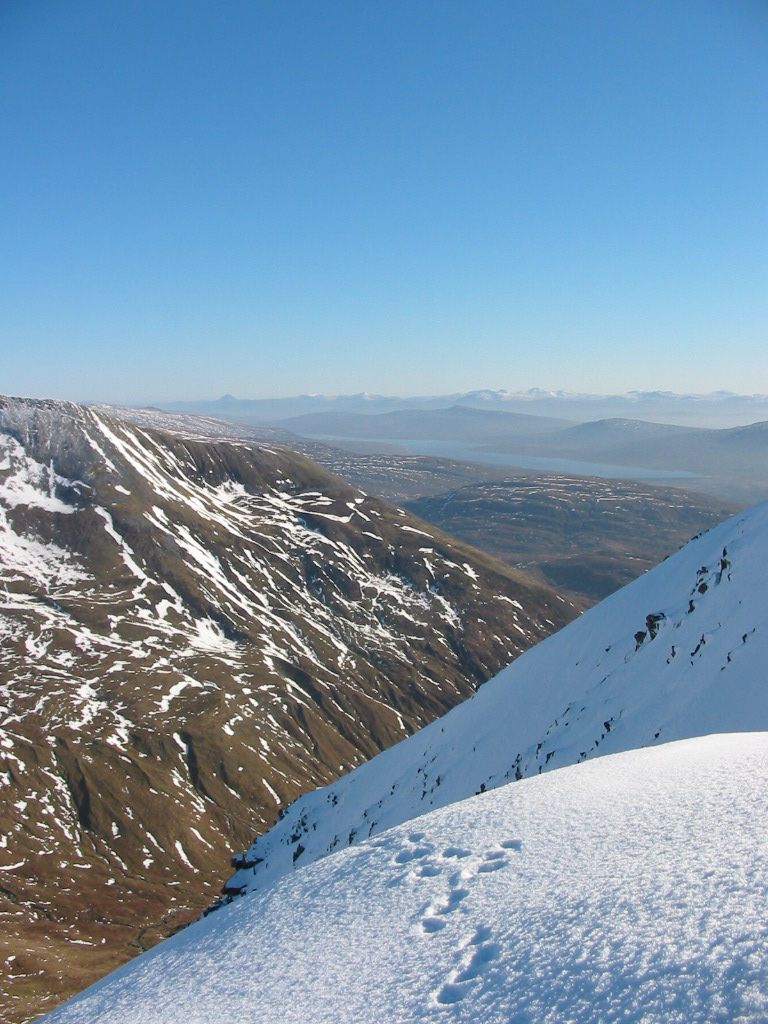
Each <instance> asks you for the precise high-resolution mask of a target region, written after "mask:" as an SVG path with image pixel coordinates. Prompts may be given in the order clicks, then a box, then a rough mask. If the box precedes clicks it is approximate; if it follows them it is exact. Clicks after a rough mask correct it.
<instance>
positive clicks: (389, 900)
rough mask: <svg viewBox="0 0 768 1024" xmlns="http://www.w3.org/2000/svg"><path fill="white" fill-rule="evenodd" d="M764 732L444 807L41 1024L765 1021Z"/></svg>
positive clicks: (119, 975)
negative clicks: (47, 1023) (128, 1023)
mask: <svg viewBox="0 0 768 1024" xmlns="http://www.w3.org/2000/svg"><path fill="white" fill-rule="evenodd" d="M767 794H768V735H766V734H765V733H761V734H752V735H747V734H741V735H730V736H727V735H726V736H723V735H721V736H713V737H707V738H703V739H702V738H698V739H693V740H686V741H683V742H679V743H671V744H666V745H663V746H659V747H654V748H651V749H645V750H638V751H631V752H627V753H622V754H618V755H614V756H612V757H603V758H599V759H597V760H595V761H593V762H589V763H586V764H580V765H577V766H574V767H570V768H564V769H562V770H560V771H557V772H552V773H549V774H547V775H543V776H541V777H538V778H531V779H525V780H523V781H522V782H521V783H519V784H513V785H507V786H504V787H501V788H500V789H497V790H495V791H493V792H491V793H485V794H484V795H482V796H477V797H474V798H471V799H469V800H465V801H463V802H461V803H457V804H452V805H450V806H448V807H445V808H442V809H441V810H438V811H433V812H432V813H430V814H427V815H425V816H424V817H421V818H419V819H418V821H412V822H409V823H408V824H407V825H403V826H400V827H398V828H395V829H392V830H391V831H389V832H387V833H386V834H384V835H382V836H380V837H377V838H376V839H372V840H368V841H367V842H364V843H362V844H361V845H359V846H353V847H351V848H349V849H346V850H343V851H341V852H340V853H338V854H336V855H335V856H332V857H327V858H325V859H324V860H322V861H319V862H318V863H316V864H313V865H311V866H310V867H308V868H306V869H304V870H302V871H299V872H297V873H296V874H294V875H291V876H289V877H286V878H283V879H282V880H281V881H280V882H279V883H277V884H276V885H275V886H274V888H272V889H270V890H268V891H267V892H264V893H258V894H254V895H252V896H250V897H248V898H246V899H243V900H238V901H236V902H235V903H234V904H232V905H231V906H229V907H226V908H224V909H223V910H222V911H220V912H219V913H217V914H213V915H210V916H209V917H208V918H206V919H205V920H203V921H201V922H199V923H197V924H195V925H192V926H191V927H190V928H188V929H186V930H185V931H183V932H181V933H180V934H178V935H176V936H174V937H173V938H172V939H169V940H168V941H167V942H164V943H162V944H161V945H160V946H158V947H156V948H155V949H154V950H152V951H151V952H149V953H147V954H145V955H144V956H142V957H140V958H138V959H137V960H134V961H133V962H132V963H130V964H128V965H126V967H124V968H123V969H121V970H120V971H117V972H116V973H115V974H113V975H111V976H110V977H108V978H106V979H104V981H103V982H100V983H99V984H97V985H95V986H93V987H92V988H91V989H90V990H88V991H87V992H85V993H83V994H82V995H81V996H80V997H78V998H76V999H74V1000H72V1001H71V1002H69V1003H67V1004H65V1005H64V1006H63V1007H61V1008H60V1009H59V1010H57V1011H54V1013H52V1014H51V1015H50V1016H48V1017H46V1018H45V1020H46V1021H47V1022H49V1024H123V1022H124V1021H131V1022H133V1024H214V1022H217V1021H222V1020H224V1021H233V1022H234V1021H237V1022H242V1024H245V1022H248V1024H274V1022H276V1021H280V1022H284V1024H305V1022H307V1021H312V1022H314V1024H374V1022H376V1024H378V1022H382V1021H387V1022H396V1024H417V1022H418V1024H422V1022H424V1021H442V1022H446V1021H450V1022H457V1024H458V1022H465V1024H480V1022H482V1024H509V1022H510V1021H514V1022H526V1024H534V1022H535V1024H562V1022H564V1021H569V1022H572V1024H594V1022H596V1021H605V1022H608V1021H622V1022H623V1024H649V1022H659V1024H660V1022H662V1021H663V1022H664V1024H712V1022H714V1021H723V1022H730V1021H740V1022H743V1024H746V1022H753V1024H758V1022H760V1021H765V1020H766V1018H767V1017H768V996H766V988H765V941H766V927H765V905H766V900H767V899H768V862H766V858H765V856H764V855H763V852H764V839H765V837H764V823H765V816H766V813H768V796H767Z"/></svg>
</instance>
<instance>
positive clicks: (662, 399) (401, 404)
mask: <svg viewBox="0 0 768 1024" xmlns="http://www.w3.org/2000/svg"><path fill="white" fill-rule="evenodd" d="M160 404H161V405H162V407H163V408H165V409H169V410H174V411H187V412H194V413H199V414H203V415H208V416H224V417H237V418H238V419H242V420H249V421H251V422H254V423H257V422H258V423H265V422H272V421H275V420H281V419H286V418H288V417H291V416H302V415H305V414H308V413H318V412H320V413H322V412H345V413H350V412H358V413H363V414H375V413H383V412H397V411H400V410H404V409H444V408H447V407H449V406H452V405H461V406H466V407H468V408H476V409H491V410H496V411H506V412H517V413H527V414H529V415H537V416H548V417H554V418H563V419H567V420H571V421H573V420H576V421H585V420H596V419H607V418H613V417H628V418H631V419H644V420H650V421H654V422H659V423H671V424H680V425H684V426H685V425H687V426H703V427H729V426H743V425H746V424H748V423H755V422H756V421H758V420H764V419H768V395H760V394H756V395H739V394H735V393H733V392H730V391H715V392H710V393H709V394H676V393H674V392H671V391H629V392H626V393H624V394H616V395H595V394H579V393H569V392H566V391H545V390H541V389H539V388H531V389H529V390H527V391H509V390H479V391H467V392H463V393H453V394H449V395H428V396H417V397H410V398H401V397H396V396H388V395H377V394H368V393H360V394H353V395H297V396H295V397H290V398H262V399H243V398H234V397H233V396H232V395H223V396H222V397H221V398H219V399H216V400H215V401H189V402H169V403H160Z"/></svg>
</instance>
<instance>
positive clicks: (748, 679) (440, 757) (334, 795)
mask: <svg viewBox="0 0 768 1024" xmlns="http://www.w3.org/2000/svg"><path fill="white" fill-rule="evenodd" d="M766 561H768V503H765V504H762V505H759V506H757V507H755V508H754V509H751V510H749V511H748V512H746V513H743V514H741V515H739V516H736V517H734V518H732V519H729V520H727V521H726V522H724V523H722V524H720V525H719V526H717V527H715V528H714V529H712V530H710V531H709V532H708V533H705V534H703V535H701V536H699V537H697V538H695V539H694V540H692V541H690V542H689V543H688V544H687V545H686V546H685V547H684V548H682V549H681V550H680V551H678V552H677V553H676V554H674V555H672V556H671V557H670V558H668V559H667V560H666V561H665V562H663V563H662V564H661V565H659V566H657V567H656V568H655V569H652V570H651V571H650V572H648V573H647V574H646V575H644V576H642V577H640V578H639V579H637V580H635V581H634V582H633V583H630V584H629V585H628V586H626V587H624V588H623V589H622V590H620V591H618V592H617V593H615V594H613V595H611V596H610V597H608V598H606V599H605V600H604V601H602V602H601V603H600V604H599V605H597V606H595V607H594V608H591V609H589V610H588V611H587V612H585V613H584V614H583V615H582V616H581V617H580V618H579V619H577V620H576V621H574V622H572V623H571V624H570V625H569V626H567V627H566V628H565V629H563V630H561V631H560V632H559V633H557V634H555V635H554V636H552V637H550V638H549V639H547V640H545V641H543V642H542V643H540V644H538V645H537V646H536V647H534V648H533V649H532V650H529V651H528V652H526V653H525V654H524V655H523V656H521V657H520V658H518V659H517V660H516V661H515V662H514V663H513V664H512V665H510V666H509V667H508V668H506V669H505V670H503V671H502V672H501V673H500V674H499V675H498V676H496V678H495V679H493V680H491V681H490V682H489V683H486V685H485V686H483V687H482V688H481V689H480V690H479V691H478V692H477V693H476V694H475V695H474V696H473V697H472V698H471V699H470V700H468V701H466V702H465V703H464V704H462V705H461V706H460V707H457V708H455V709H453V710H452V711H451V712H449V713H448V714H446V715H445V716H444V717H443V718H442V719H441V720H440V721H438V722H435V723H433V724H432V725H429V726H427V727H426V728H424V729H422V730H421V731H420V732H418V733H416V734H415V735H414V736H412V737H410V738H409V739H408V740H406V741H405V742H402V743H399V744H397V745H396V746H395V747H392V748H390V749H389V750H387V751H385V752H384V753H382V754H380V755H379V756H378V757H376V758H374V759H373V760H372V761H370V762H368V763H367V764H364V765H361V766H360V767H359V768H357V769H356V770H355V771H353V772H351V773H350V774H348V775H346V776H344V777H342V778H341V779H339V780H338V781H337V782H336V783H334V784H333V785H331V786H329V787H326V788H324V789H319V790H316V791H315V792H312V793H308V794H306V795H305V796H303V797H301V798H300V799H298V800H297V801H295V803H293V804H292V805H291V806H290V807H289V808H288V809H287V810H286V812H285V813H284V814H283V816H282V817H281V819H280V821H278V822H277V824H276V825H275V826H273V828H272V829H270V830H269V832H267V833H266V834H264V835H261V836H259V837H257V838H256V840H255V841H254V843H253V844H252V845H251V846H250V848H249V849H248V850H247V851H246V853H245V854H244V855H243V856H242V857H241V858H240V860H239V862H238V863H239V865H240V866H239V869H238V871H237V872H236V873H235V875H234V876H233V878H232V879H231V880H230V882H229V883H228V887H227V888H228V891H229V892H231V893H245V892H252V891H257V890H260V889H262V888H264V887H265V886H269V885H271V884H273V883H274V882H275V881H276V880H277V879H278V878H280V877H282V876H283V875H286V874H289V873H290V872H292V871H293V870H294V869H295V868H296V867H304V866H306V865H307V864H309V863H311V862H313V861H315V860H318V859H320V858H322V857H325V856H326V855H328V854H329V853H333V852H334V851H336V850H339V849H343V848H344V847H346V846H351V845H354V844H355V843H357V842H360V841H362V840H363V839H367V838H369V837H370V836H373V835H377V834H379V833H381V832H383V831H384V830H386V829H388V828H392V827H393V826H396V825H399V824H401V823H403V822H405V821H409V820H410V819H412V818H415V817H417V816H418V815H420V814H424V813H426V812H428V811H430V810H433V809H435V808H437V807H444V806H446V805H447V804H450V803H454V802H456V801H457V800H462V799H464V798H466V797H469V796H471V795H473V794H475V793H478V792H482V791H484V790H489V789H493V788H495V787H497V786H500V785H504V784H505V783H506V782H509V781H512V780H516V779H522V778H526V777H529V776H533V775H537V774H539V773H540V772H545V771H551V770H552V769H554V768H559V767H564V766H567V765H571V764H575V763H577V762H580V761H585V760H588V759H591V758H593V757H595V756H598V755H603V754H610V753H617V752H621V751H625V750H629V749H635V748H638V747H642V746H647V745H653V744H658V743H664V742H668V741H670V740H677V739H684V738H688V737H693V736H699V735H703V734H706V733H710V732H739V731H744V730H753V729H762V730H765V729H768V689H767V688H766V687H765V685H764V678H763V677H764V672H763V666H764V664H765V662H766V660H767V659H768V628H767V627H768V621H767V620H768V607H767V606H766V602H765V599H764V593H765V579H764V576H765V570H764V566H765V564H766Z"/></svg>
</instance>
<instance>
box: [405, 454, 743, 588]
mask: <svg viewBox="0 0 768 1024" xmlns="http://www.w3.org/2000/svg"><path fill="white" fill-rule="evenodd" d="M405 507H406V508H409V509H410V510H411V511H412V512H414V513H415V514H416V515H418V516H420V517H421V518H422V519H426V520H427V521H428V522H430V523H434V524H435V526H437V527H439V529H441V530H447V531H448V532H449V533H452V534H453V535H454V536H456V537H461V538H462V540H465V541H466V542H467V543H469V544H474V545H475V546H476V547H479V548H481V549H482V550H484V551H488V552H489V553H490V554H492V555H495V556H496V557H497V558H502V559H503V560H504V561H505V562H509V563H510V564H511V565H515V566H517V567H518V568H521V569H524V570H525V571H526V572H529V573H533V572H535V573H537V575H539V576H540V578H541V579H542V580H543V581H546V582H547V583H549V584H551V585H552V586H556V587H565V588H567V589H568V590H570V591H571V592H574V593H576V594H578V595H579V596H580V597H581V599H582V600H588V601H589V602H590V603H592V602H594V601H598V600H600V599H602V598H603V597H607V596H608V594H611V593H613V591H614V590H618V589H619V587H622V586H624V585H625V584H626V583H629V582H631V581H632V580H633V579H635V578H636V577H637V576H639V575H640V574H641V573H643V572H646V571H647V570H648V569H650V568H652V566H654V565H656V564H657V562H660V561H661V560H662V559H663V558H665V557H666V556H667V555H669V554H670V553H671V552H673V551H675V550H676V549H677V548H679V547H680V546H681V545H682V544H683V543H685V542H686V541H687V540H688V539H689V538H690V537H691V536H692V535H693V534H694V533H697V532H699V531H701V530H702V529H708V528H709V527H710V526H714V525H715V524H716V523H718V522H720V521H722V519H724V518H725V517H726V516H728V515H732V514H733V512H734V511H736V509H735V508H734V507H733V506H731V507H729V506H728V505H726V503H725V502H722V501H715V500H709V499H707V498H706V497H705V496H704V495H701V496H697V495H693V494H689V493H687V492H685V491H681V490H672V489H669V488H659V487H649V486H647V485H644V484H642V483H641V482H639V481H619V480H597V479H589V478H580V477H567V476H556V475H554V474H546V473H542V474H539V475H537V476H523V477H513V478H512V479H506V480H500V481H484V482H482V483H475V484H470V485H466V486H464V487H457V488H455V489H454V490H450V491H447V492H445V493H443V494H434V495H430V496H428V497H421V498H416V499H413V500H411V501H406V502H405Z"/></svg>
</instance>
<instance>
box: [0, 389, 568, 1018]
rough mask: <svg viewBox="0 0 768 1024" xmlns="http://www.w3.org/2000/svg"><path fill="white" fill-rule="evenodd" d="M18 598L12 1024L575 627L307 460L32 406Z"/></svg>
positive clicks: (13, 502) (7, 481) (545, 598)
mask: <svg viewBox="0 0 768 1024" xmlns="http://www.w3.org/2000/svg"><path fill="white" fill-rule="evenodd" d="M190 426H192V425H190ZM206 429H207V428H206ZM0 582H2V588H0V637H1V638H2V644H1V645H0V714H1V715H2V717H1V718H0V915H2V916H1V918H0V920H2V925H3V928H2V939H1V940H0V942H1V943H2V954H3V955H2V959H3V960H5V959H6V957H10V959H9V960H7V962H6V970H7V975H8V979H9V980H8V985H7V988H6V992H7V993H8V996H7V999H6V1002H5V1003H4V1004H2V1006H1V1007H0V1015H2V1016H3V1019H5V1020H8V1021H11V1020H17V1019H18V1020H21V1019H24V1018H25V1017H28V1016H30V1015H31V1014H32V1013H33V1011H34V1010H35V1009H37V1008H39V1009H40V1010H42V1009H43V1008H44V1006H45V1005H51V1004H52V1002H53V1001H54V1000H55V999H57V998H60V997H61V996H62V995H63V994H66V993H67V992H71V991H73V990H76V989H77V988H80V987H82V986H83V985H84V984H86V983H87V982H88V981H89V980H91V979H92V978H93V977H94V976H98V975H99V974H101V973H103V972H104V971H105V970H107V969H109V967H111V966H114V964H115V963H117V962H120V961H121V960H122V959H124V958H125V957H126V956H128V955H129V953H130V952H135V951H136V950H137V949H139V950H140V949H142V948H146V947H147V946H149V945H151V944H152V943H153V942H154V941H156V940H157V939H158V938H159V937H160V936H162V935H164V934H167V933H168V932H169V931H171V930H173V928H174V927H176V926H177V925H178V924H180V923H182V922H183V921H185V920H188V919H189V917H190V916H191V915H193V914H194V913H195V912H197V911H198V910H199V909H201V908H202V907H203V906H205V905H206V904H207V903H208V902H210V900H211V899H212V898H213V896H214V894H215V893H216V892H217V891H218V889H219V887H220V884H221V879H222V877H223V876H225V874H226V871H227V867H226V865H227V862H228V859H229V851H231V850H232V849H233V848H237V847H242V846H243V845H245V844H246V843H247V842H249V841H250V839H251V837H252V835H253V833H254V831H260V830H263V829H264V828H266V827H267V826H268V825H269V824H271V822H272V821H273V820H274V817H275V815H276V814H277V812H278V810H279V809H280V808H282V807H283V806H284V805H285V804H286V803H287V802H288V801H290V800H291V799H293V798H294V797H295V796H296V795H297V794H298V793H300V792H302V791H303V790H306V789H307V788H309V787H312V786H317V785H321V784H323V783H327V782H329V781H331V780H333V779H335V778H336V777H337V776H338V774H339V772H341V771H344V770H348V769H349V768H351V767H353V766H354V765H356V764H358V763H359V762H360V761H362V760H364V759H366V758H369V757H371V756H372V755H374V754H375V753H377V752H378V751H379V750H381V749H382V748H383V747H386V746H388V745H391V744H392V743H393V742H395V741H396V740H398V739H400V738H402V737H403V736H404V735H407V734H409V733H411V732H413V731H414V730H415V729H417V728H418V727H420V726H421V725H423V724H424V723H425V722H427V721H429V720H431V719H434V718H435V717H437V716H439V715H440V714H442V713H443V712H444V711H445V710H447V708H449V707H451V706H453V705H454V704H456V703H457V702H459V701H460V700H462V699H463V698H465V697H467V696H468V695H470V694H471V693H472V692H473V691H474V689H475V688H476V687H477V685H479V684H480V683H482V682H483V681H484V680H485V679H486V678H488V677H489V676H491V675H493V673H494V672H496V671H498V669H499V668H500V667H501V666H502V665H504V664H506V663H507V662H508V661H509V660H510V659H511V658H513V657H515V656H516V655H517V654H518V653H519V652H520V651H521V650H522V649H524V648H525V647H527V646H530V644H531V643H533V642H535V641H536V640H537V639H539V638H540V637H542V636H543V635H546V634H547V633H548V632H550V631H551V630H552V629H554V628H557V626H559V625H562V624H563V622H565V621H566V620H567V619H568V618H569V617H570V616H572V615H573V614H574V613H575V609H574V608H572V607H571V606H570V605H568V604H567V603H566V602H565V601H563V600H561V599H559V598H558V597H557V595H556V594H555V593H554V592H553V591H551V590H549V589H546V588H543V587H540V586H537V585H535V584H531V583H529V582H528V581H527V580H526V578H525V577H524V576H523V575H522V574H519V573H515V572H514V571H511V570H508V569H507V568H506V567H504V566H503V565H501V564H500V563H495V562H493V561H492V560H491V559H489V558H486V557H484V556H482V555H481V554H480V553H478V552H475V551H473V550H472V549H470V548H467V547H464V546H463V545H461V544H460V543H458V542H454V541H452V540H451V539H449V538H447V537H445V536H444V535H441V534H439V533H438V532H436V531H434V530H432V529H431V528H430V527H428V526H427V525H426V524H423V523H421V522H420V521H419V520H415V519H414V518H412V517H410V516H409V515H407V514H406V513H405V512H402V511H399V510H396V509H392V508H391V507H389V506H387V505H385V504H384V503H382V502H380V501H377V500H375V499H371V498H368V497H366V496H365V495H363V494H362V493H361V492H360V491H357V490H355V489H353V488H351V487H349V486H347V485H345V484H344V483H343V482H342V481H340V480H338V479H337V478H335V477H332V476H331V475H330V474H328V473H326V472H325V471H324V470H322V469H320V468H319V467H318V466H316V465H314V464H312V463H311V462H309V461H308V460H306V459H304V458H302V457H301V456H298V455H295V454H293V453H291V452H288V451H284V450H271V449H268V448H265V447H260V448H259V447H255V446H254V445H253V444H252V443H243V442H240V441H237V440H220V441H215V442H214V441H211V440H210V439H209V438H202V439H201V438H198V437H194V436H192V435H191V434H190V433H183V434H178V433H177V434H170V433H167V432H163V431H158V430H155V429H152V428H151V427H149V426H146V425H144V426H142V425H137V424H131V423H127V422H124V421H120V420H118V419H115V418H112V417H110V416H109V415H107V414H106V413H105V412H104V411H103V410H98V409H87V408H84V407H82V406H77V405H74V404H71V403H59V402H33V401H23V400H14V399H1V400H0ZM41 1000H42V1001H41Z"/></svg>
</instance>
